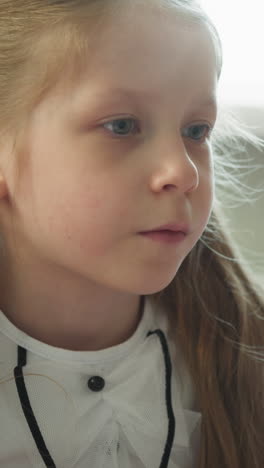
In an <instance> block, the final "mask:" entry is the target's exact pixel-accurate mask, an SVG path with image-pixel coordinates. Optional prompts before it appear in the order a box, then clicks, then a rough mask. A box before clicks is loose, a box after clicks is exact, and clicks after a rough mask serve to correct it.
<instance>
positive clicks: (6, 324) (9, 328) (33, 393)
mask: <svg viewBox="0 0 264 468" xmlns="http://www.w3.org/2000/svg"><path fill="white" fill-rule="evenodd" d="M145 299H146V302H145V310H144V314H143V317H142V320H141V322H140V324H139V326H138V328H137V330H136V331H135V333H134V334H133V336H132V337H131V338H130V339H129V340H127V341H126V342H124V343H121V344H120V345H117V346H113V347H111V348H107V349H104V350H100V351H70V350H65V349H61V348H56V347H53V346H49V345H47V344H45V343H42V342H40V341H38V340H35V339H34V338H32V337H30V336H28V335H26V334H25V333H23V332H22V331H21V330H19V329H18V328H16V327H15V326H14V325H13V324H12V323H11V322H10V321H9V320H8V319H7V317H6V316H5V315H4V314H3V313H2V312H1V311H0V466H1V467H3V468H31V467H34V468H44V467H45V464H44V461H43V460H42V457H41V456H40V454H39V452H38V449H37V447H36V444H35V441H34V439H33V437H32V434H31V432H30V429H29V427H28V424H27V421H26V419H25V416H24V413H23V410H22V408H21V404H20V400H19V397H18V393H17V388H16V384H15V380H14V374H13V370H14V367H15V366H17V345H18V344H19V345H20V346H23V347H24V348H26V349H27V350H28V352H27V365H26V367H24V368H23V371H24V376H25V385H26V388H27V391H28V396H29V400H30V402H31V406H32V409H33V411H34V414H35V417H36V419H37V422H38V425H39V428H40V430H41V433H42V436H43V438H44V441H45V443H46V446H47V448H48V450H49V452H50V454H51V456H52V458H53V460H54V462H55V465H56V467H57V468H159V467H160V463H161V459H162V455H163V452H164V448H165V444H166V441H167V435H168V414H167V407H166V399H165V383H166V380H165V361H164V355H163V351H162V347H161V343H160V339H159V337H158V336H157V335H156V334H154V335H151V336H149V337H146V335H147V332H148V331H154V330H156V329H157V328H160V329H162V330H163V331H164V332H165V336H166V338H167V339H168V337H167V330H168V322H167V318H166V316H165V314H163V313H162V311H158V310H157V309H156V310H154V308H153V306H152V305H151V304H150V302H149V300H148V298H147V297H146V298H145ZM168 346H169V351H170V356H171V361H172V366H173V368H172V405H173V410H174V416H175V421H176V430H175V437H174V442H173V448H172V452H171V455H170V461H169V464H168V468H193V467H194V466H196V463H195V461H196V459H197V453H198V450H199V437H200V423H201V413H199V412H197V411H195V409H194V401H195V394H194V390H193V386H192V382H191V380H190V377H189V374H188V372H187V370H186V369H185V366H184V365H183V360H182V359H181V358H180V354H179V351H176V346H175V345H174V343H172V342H170V341H168ZM92 376H101V377H103V378H104V379H105V387H104V389H103V390H101V391H99V392H93V391H92V390H90V389H89V388H88V385H87V382H88V380H89V378H90V377H92ZM3 381H4V382H3Z"/></svg>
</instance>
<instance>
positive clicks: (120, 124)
mask: <svg viewBox="0 0 264 468" xmlns="http://www.w3.org/2000/svg"><path fill="white" fill-rule="evenodd" d="M133 122H136V120H135V119H132V118H121V119H116V120H111V121H109V122H106V123H105V124H103V127H105V126H106V125H111V127H112V130H111V129H110V131H111V132H118V133H117V135H118V136H126V135H127V133H130V132H131V131H132V130H133V129H134V127H135V125H133ZM133 133H134V132H133Z"/></svg>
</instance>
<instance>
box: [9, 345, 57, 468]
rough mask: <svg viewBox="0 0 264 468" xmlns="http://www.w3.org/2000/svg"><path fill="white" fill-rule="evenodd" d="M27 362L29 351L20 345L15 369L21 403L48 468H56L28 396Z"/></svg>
mask: <svg viewBox="0 0 264 468" xmlns="http://www.w3.org/2000/svg"><path fill="white" fill-rule="evenodd" d="M26 363H27V351H26V349H24V348H22V347H21V346H18V348H17V366H16V367H15V369H14V376H15V381H16V386H17V391H18V395H19V399H20V403H21V406H22V409H23V412H24V415H25V418H26V420H27V423H28V426H29V429H30V431H31V434H32V436H33V438H34V440H35V442H36V445H37V447H38V451H39V453H40V455H41V457H42V459H43V461H44V463H45V465H46V466H47V467H48V468H56V465H55V463H54V461H53V459H52V457H51V455H50V453H49V451H48V449H47V447H46V444H45V442H44V439H43V437H42V434H41V432H40V429H39V426H38V423H37V420H36V418H35V416H34V413H33V410H32V408H31V404H30V401H29V398H28V393H27V389H26V385H25V381H24V375H23V366H25V365H26Z"/></svg>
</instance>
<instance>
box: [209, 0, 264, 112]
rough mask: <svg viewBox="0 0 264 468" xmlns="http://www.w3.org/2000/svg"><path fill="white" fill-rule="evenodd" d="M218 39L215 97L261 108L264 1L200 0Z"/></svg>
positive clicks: (263, 88) (263, 97)
mask: <svg viewBox="0 0 264 468" xmlns="http://www.w3.org/2000/svg"><path fill="white" fill-rule="evenodd" d="M200 4H201V5H202V7H203V8H204V10H205V11H206V12H207V13H208V14H209V16H210V17H211V19H212V20H213V22H214V24H215V26H216V28H217V30H218V32H219V35H220V37H221V40H222V45H223V54H224V64H223V71H222V76H221V79H220V82H219V98H220V100H221V101H222V102H226V103H227V104H230V105H240V106H252V107H255V106H257V107H262V108H264V63H263V47H264V1H262V0H250V2H249V1H242V0H221V1H220V0H200Z"/></svg>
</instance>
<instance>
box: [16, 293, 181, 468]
mask: <svg viewBox="0 0 264 468" xmlns="http://www.w3.org/2000/svg"><path fill="white" fill-rule="evenodd" d="M144 299H145V296H141V304H140V310H141V311H143V308H144V302H145V301H144ZM154 334H156V335H157V336H158V337H159V340H160V344H161V347H162V352H163V356H164V362H165V382H166V385H165V399H166V407H167V415H168V420H169V422H168V434H167V440H166V444H165V448H164V452H163V455H162V459H161V463H160V466H159V468H167V467H168V463H169V459H170V453H171V450H172V445H173V440H174V435H175V416H174V412H173V407H172V400H171V373H172V366H171V358H170V353H169V347H168V343H167V340H166V337H165V335H164V333H163V331H162V330H160V329H157V330H154V331H149V332H148V333H147V335H146V337H149V336H151V335H154ZM26 365H27V350H26V349H25V348H23V347H22V346H18V347H17V366H16V367H15V368H14V377H15V381H16V387H17V392H18V396H19V399H20V403H21V407H22V409H23V412H24V415H25V418H26V421H27V423H28V426H29V429H30V431H31V434H32V436H33V438H34V440H35V443H36V446H37V448H38V451H39V453H40V455H41V457H42V459H43V461H44V463H45V466H46V467H48V468H56V465H55V462H54V460H53V458H52V456H51V455H50V453H49V450H48V448H47V446H46V444H45V441H44V439H43V436H42V434H41V431H40V428H39V425H38V422H37V420H36V418H35V415H34V412H33V409H32V407H31V404H30V401H29V397H28V393H27V389H26V385H25V381H24V374H23V367H25V366H26ZM88 386H89V388H90V389H91V390H93V391H100V390H102V389H103V387H104V379H102V377H99V376H94V377H92V378H90V379H89V381H88Z"/></svg>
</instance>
